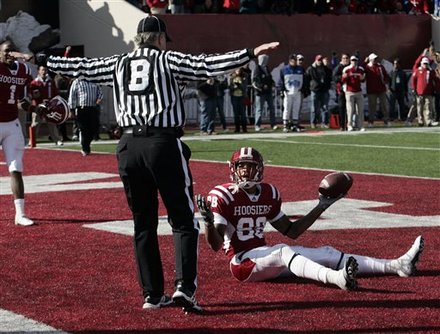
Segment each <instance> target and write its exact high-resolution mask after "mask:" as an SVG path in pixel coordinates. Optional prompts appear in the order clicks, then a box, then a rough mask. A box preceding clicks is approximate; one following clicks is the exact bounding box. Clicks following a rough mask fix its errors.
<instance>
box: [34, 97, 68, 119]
mask: <svg viewBox="0 0 440 334" xmlns="http://www.w3.org/2000/svg"><path fill="white" fill-rule="evenodd" d="M39 107H40V108H41V110H40V112H41V114H42V116H43V117H44V118H45V119H46V121H47V122H49V123H54V124H63V123H64V122H65V121H67V119H68V118H69V111H70V109H69V105H68V104H67V101H66V100H65V99H63V98H62V97H61V96H59V95H57V96H55V97H54V98H52V99H51V100H50V101H49V102H47V103H46V104H45V105H40V106H39Z"/></svg>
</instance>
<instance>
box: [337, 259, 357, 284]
mask: <svg viewBox="0 0 440 334" xmlns="http://www.w3.org/2000/svg"><path fill="white" fill-rule="evenodd" d="M358 268H359V265H358V263H357V261H356V259H355V258H354V257H353V256H350V257H349V258H348V259H347V261H346V262H345V265H344V268H342V269H341V270H340V272H341V280H340V283H339V284H338V286H339V287H340V288H341V289H342V290H356V289H357V287H358V284H357V280H356V274H357V272H358Z"/></svg>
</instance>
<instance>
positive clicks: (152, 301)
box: [142, 295, 173, 309]
mask: <svg viewBox="0 0 440 334" xmlns="http://www.w3.org/2000/svg"><path fill="white" fill-rule="evenodd" d="M172 303H173V300H172V299H171V297H170V296H167V295H163V296H162V297H157V298H154V297H150V296H148V297H146V298H145V302H144V305H143V306H142V308H143V309H156V308H161V307H164V306H168V305H170V304H172Z"/></svg>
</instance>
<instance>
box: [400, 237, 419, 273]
mask: <svg viewBox="0 0 440 334" xmlns="http://www.w3.org/2000/svg"><path fill="white" fill-rule="evenodd" d="M424 248H425V239H423V237H422V236H421V235H419V236H418V237H417V238H416V240H415V241H414V243H413V245H412V246H411V248H410V249H409V251H407V252H406V253H405V254H404V255H402V256H401V257H399V258H398V259H397V260H396V262H397V266H398V269H397V275H399V276H400V277H409V276H411V275H413V274H414V273H415V272H416V270H417V267H416V266H417V262H419V260H420V255H421V254H422V252H423V249H424Z"/></svg>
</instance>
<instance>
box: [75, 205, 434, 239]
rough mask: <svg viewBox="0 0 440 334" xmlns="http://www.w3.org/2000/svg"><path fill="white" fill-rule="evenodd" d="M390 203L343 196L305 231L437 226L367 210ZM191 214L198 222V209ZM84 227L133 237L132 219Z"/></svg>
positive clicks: (303, 208) (297, 210) (291, 208)
mask: <svg viewBox="0 0 440 334" xmlns="http://www.w3.org/2000/svg"><path fill="white" fill-rule="evenodd" d="M316 203H317V200H309V201H298V202H286V203H283V205H282V207H281V209H282V210H283V212H284V213H285V214H286V215H288V216H294V215H298V214H306V213H307V212H309V211H310V210H312V209H313V208H314V207H315V206H316ZM390 205H392V204H390V203H384V202H377V201H367V200H358V199H350V198H344V199H341V200H340V201H338V203H336V204H334V205H333V206H332V208H331V209H329V210H328V211H325V212H324V213H323V214H322V215H321V218H322V219H319V220H318V221H316V222H315V224H313V225H312V226H311V227H310V228H309V230H333V229H344V230H347V229H368V228H401V227H422V226H430V227H438V226H440V216H439V215H434V216H410V215H404V214H396V213H388V212H380V211H372V210H369V209H372V208H379V207H385V206H390ZM195 217H196V218H197V219H198V220H199V221H201V216H200V213H199V212H196V213H195ZM200 225H201V229H200V232H201V233H204V228H203V227H204V224H200ZM83 226H84V227H87V228H92V229H96V230H100V231H107V232H112V233H117V234H123V235H127V236H133V230H134V227H133V221H132V220H116V221H108V222H102V223H93V224H84V225H83ZM157 231H158V234H159V235H171V234H172V231H171V227H170V225H169V224H168V219H167V216H161V217H159V226H158V230H157ZM264 231H265V232H274V231H276V230H275V229H274V228H273V227H272V226H271V225H270V224H266V227H265V229H264Z"/></svg>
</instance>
